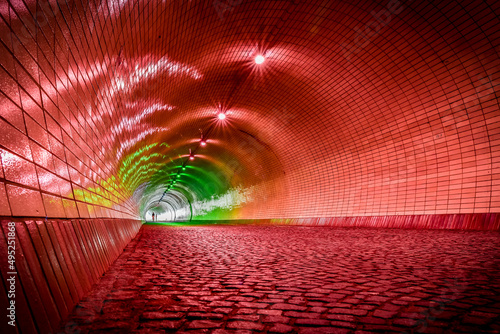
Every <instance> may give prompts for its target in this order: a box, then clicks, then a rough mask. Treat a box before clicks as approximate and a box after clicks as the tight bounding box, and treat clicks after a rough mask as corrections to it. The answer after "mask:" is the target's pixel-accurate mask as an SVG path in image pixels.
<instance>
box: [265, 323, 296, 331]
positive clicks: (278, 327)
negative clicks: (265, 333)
mask: <svg viewBox="0 0 500 334" xmlns="http://www.w3.org/2000/svg"><path fill="white" fill-rule="evenodd" d="M292 331H294V327H292V326H288V325H284V324H276V325H274V326H273V327H271V328H270V329H269V332H270V333H291V332H292Z"/></svg>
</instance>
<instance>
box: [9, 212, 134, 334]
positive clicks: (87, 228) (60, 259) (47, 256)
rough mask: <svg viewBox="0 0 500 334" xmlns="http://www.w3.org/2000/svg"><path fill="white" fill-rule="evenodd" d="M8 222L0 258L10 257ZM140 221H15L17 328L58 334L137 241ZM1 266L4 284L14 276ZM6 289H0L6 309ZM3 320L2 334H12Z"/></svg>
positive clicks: (31, 331)
mask: <svg viewBox="0 0 500 334" xmlns="http://www.w3.org/2000/svg"><path fill="white" fill-rule="evenodd" d="M9 222H11V221H10V220H1V221H0V225H1V232H0V254H2V255H5V256H6V254H7V245H8V244H9V245H12V243H11V242H9V243H8V241H11V240H12V239H9V235H8V233H9ZM140 227H141V222H140V221H133V220H125V219H86V220H83V219H75V220H46V221H44V220H25V221H23V220H16V221H15V239H14V240H15V243H14V245H15V251H16V256H15V267H16V272H17V274H15V275H14V276H15V281H16V290H15V294H16V296H15V305H16V314H17V318H16V328H17V329H18V331H19V332H22V333H56V332H57V330H58V329H59V326H60V322H61V321H62V320H64V319H65V318H66V317H67V315H68V313H69V312H71V311H72V310H73V307H74V306H75V305H76V304H77V303H78V302H79V301H80V300H81V299H82V298H83V297H84V296H85V295H86V294H87V293H88V292H89V291H90V290H91V288H92V286H93V284H94V283H96V281H97V280H98V279H99V277H101V276H102V275H103V273H104V272H105V271H106V270H107V268H108V267H109V266H110V265H111V264H112V263H113V262H114V261H115V260H116V258H117V257H118V256H119V255H120V254H121V252H122V250H123V248H125V246H126V245H127V244H128V243H129V241H130V240H131V239H132V238H134V237H135V235H136V234H137V232H138V231H139V229H140ZM6 259H7V258H6V257H5V259H2V260H1V261H0V274H1V275H0V276H1V280H2V282H4V283H6V282H7V281H6V280H7V278H9V277H11V276H13V275H12V274H9V272H12V270H10V268H9V267H8V263H7V261H6ZM7 290H8V289H3V288H0V300H1V302H2V303H1V304H2V305H7V300H8V299H7V293H6V292H7ZM7 326H8V325H7V322H6V321H2V323H1V324H0V331H1V332H2V333H10V331H7V330H11V329H12V328H11V327H9V328H7Z"/></svg>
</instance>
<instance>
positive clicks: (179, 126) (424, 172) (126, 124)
mask: <svg viewBox="0 0 500 334" xmlns="http://www.w3.org/2000/svg"><path fill="white" fill-rule="evenodd" d="M499 10H500V9H499V7H498V4H497V2H494V1H493V2H488V1H468V2H466V3H464V2H462V1H445V2H439V3H431V2H426V1H424V2H422V1H395V0H390V1H389V0H387V1H366V2H358V1H356V2H351V1H323V0H317V1H231V2H227V3H226V2H224V1H222V2H220V1H219V2H213V3H212V2H211V1H167V2H161V3H160V2H158V3H156V2H155V3H154V4H153V3H150V2H147V1H97V2H93V1H91V2H81V1H67V0H49V1H34V0H26V1H13V0H8V1H4V2H3V3H2V4H1V5H0V32H1V33H0V54H1V58H0V105H1V106H2V107H1V109H0V155H1V163H2V168H0V216H2V215H3V216H11V215H12V216H23V217H26V216H38V217H49V218H50V217H54V218H98V217H113V218H132V219H137V218H138V217H141V218H144V217H145V216H146V214H147V215H148V218H150V214H151V212H152V211H151V210H156V211H157V213H160V218H161V219H191V218H192V219H269V218H276V219H278V218H317V217H357V216H396V215H406V216H414V215H417V216H420V215H433V214H436V215H441V214H450V215H456V214H483V213H495V212H499V211H500V202H499V200H498V199H499V198H500V174H499V170H500V160H499V159H500V158H499V157H500V144H499V138H500V112H499V103H498V88H499V87H500V85H499V82H500V76H499V75H500V60H499V59H500V57H499V51H500V49H499V46H498V40H499V38H500V33H499V31H498V28H497V27H498V26H499V24H500V21H499ZM259 54H260V55H263V56H264V59H263V60H264V62H263V63H262V64H256V62H255V61H254V59H255V56H256V55H259ZM221 112H222V113H225V115H226V119H225V120H219V119H218V113H221ZM202 136H203V137H202ZM202 140H203V141H204V142H206V145H204V146H203V145H202V143H201V141H202ZM189 152H192V154H193V157H194V158H195V159H194V160H190V159H189V155H190V153H189ZM183 167H185V168H183ZM26 202H29V203H30V205H29V206H25V205H24V203H26Z"/></svg>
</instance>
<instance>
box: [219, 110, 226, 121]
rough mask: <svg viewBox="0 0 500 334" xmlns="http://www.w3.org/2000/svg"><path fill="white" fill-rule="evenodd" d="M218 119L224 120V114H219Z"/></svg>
mask: <svg viewBox="0 0 500 334" xmlns="http://www.w3.org/2000/svg"><path fill="white" fill-rule="evenodd" d="M217 117H219V119H220V120H223V119H226V114H224V113H223V112H221V113H219V116H217Z"/></svg>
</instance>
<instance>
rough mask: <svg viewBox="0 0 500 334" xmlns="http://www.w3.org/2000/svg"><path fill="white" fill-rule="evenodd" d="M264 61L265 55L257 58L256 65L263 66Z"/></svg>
mask: <svg viewBox="0 0 500 334" xmlns="http://www.w3.org/2000/svg"><path fill="white" fill-rule="evenodd" d="M264 60H266V58H264V56H263V55H258V56H257V57H255V63H256V64H258V65H260V64H262V63H263V62H264Z"/></svg>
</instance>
